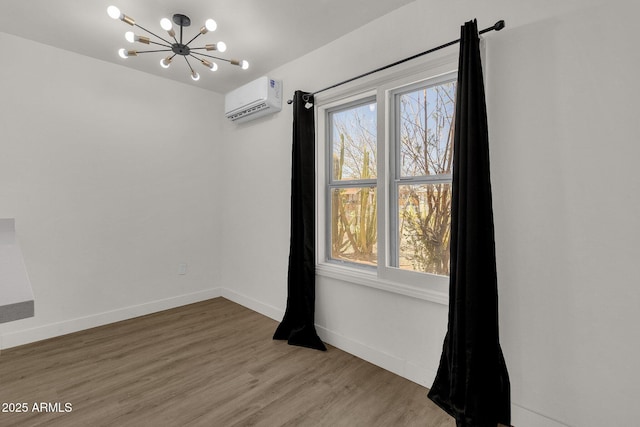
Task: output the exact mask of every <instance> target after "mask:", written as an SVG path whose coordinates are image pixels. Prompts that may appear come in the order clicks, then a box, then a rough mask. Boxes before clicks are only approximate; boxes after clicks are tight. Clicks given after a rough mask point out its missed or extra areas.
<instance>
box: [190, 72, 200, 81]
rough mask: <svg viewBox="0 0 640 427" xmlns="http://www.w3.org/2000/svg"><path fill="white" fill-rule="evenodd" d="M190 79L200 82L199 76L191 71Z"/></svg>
mask: <svg viewBox="0 0 640 427" xmlns="http://www.w3.org/2000/svg"><path fill="white" fill-rule="evenodd" d="M191 78H192V79H193V81H194V82H197V81H198V80H200V74H198V73H196V72H195V71H192V72H191Z"/></svg>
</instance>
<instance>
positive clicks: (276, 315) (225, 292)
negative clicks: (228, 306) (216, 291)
mask: <svg viewBox="0 0 640 427" xmlns="http://www.w3.org/2000/svg"><path fill="white" fill-rule="evenodd" d="M220 296H222V297H223V298H226V299H228V300H229V301H233V302H235V303H236V304H240V305H241V306H243V307H246V308H248V309H250V310H253V311H255V312H256V313H260V314H262V315H263V316H267V317H270V318H271V319H273V320H276V321H278V322H279V321H281V320H282V318H283V317H284V311H283V310H281V309H279V308H277V307H274V306H272V305H269V304H265V303H263V302H260V301H258V300H256V299H253V298H250V297H248V296H246V295H242V294H239V293H237V292H235V291H232V290H230V289H227V288H221V295H220Z"/></svg>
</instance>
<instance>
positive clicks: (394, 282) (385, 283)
mask: <svg viewBox="0 0 640 427" xmlns="http://www.w3.org/2000/svg"><path fill="white" fill-rule="evenodd" d="M457 60H458V57H457V53H449V54H447V53H443V54H441V55H436V56H435V57H432V58H421V59H417V60H415V62H413V61H412V62H413V64H410V65H409V64H407V65H405V66H400V67H398V69H396V70H386V71H385V72H381V73H380V75H378V76H376V77H369V78H364V79H361V80H360V81H356V82H354V83H349V84H346V85H343V86H341V87H339V88H335V89H332V90H329V91H326V92H323V93H322V94H317V95H316V96H315V104H316V105H315V113H316V123H317V126H316V141H317V144H316V151H317V152H316V163H317V165H316V189H317V191H316V197H317V200H316V202H317V206H318V209H316V237H317V238H316V245H317V248H316V258H317V259H316V273H317V274H318V275H320V276H323V277H329V278H333V279H338V280H341V281H345V282H348V283H354V284H359V285H363V286H368V287H372V288H376V289H381V290H385V291H389V292H393V293H397V294H401V295H406V296H410V297H414V298H418V299H423V300H427V301H432V302H435V303H439V304H445V305H446V304H448V289H449V277H447V276H438V275H434V274H429V273H422V272H416V271H411V270H401V269H399V268H397V267H393V266H392V264H393V262H392V261H391V256H392V255H393V253H392V246H391V242H390V239H393V236H395V235H396V234H397V233H395V234H394V233H392V228H391V227H393V226H394V219H393V218H392V215H393V213H392V210H397V203H396V204H394V206H396V208H394V209H392V206H391V204H390V203H389V202H388V201H389V200H393V199H391V197H392V196H393V194H394V191H392V188H393V187H394V186H396V185H397V183H396V176H395V173H396V171H397V170H398V168H397V165H395V163H392V162H396V161H398V158H397V157H398V155H397V154H396V153H394V152H393V151H394V150H395V149H396V147H395V144H393V138H395V133H394V132H395V130H396V129H397V126H398V124H397V123H396V122H397V119H396V116H395V115H391V113H392V112H393V111H394V110H395V107H394V105H393V104H394V102H395V101H394V97H395V96H396V94H399V93H405V92H407V91H409V90H410V89H411V88H414V87H424V86H431V85H436V84H438V82H440V83H442V82H446V81H449V80H451V78H452V77H453V78H455V76H457V66H458V63H457ZM371 99H375V100H376V104H377V105H376V111H377V153H376V158H377V174H376V181H377V183H376V188H377V203H378V239H377V252H378V265H377V266H365V265H360V264H356V263H350V262H341V261H337V260H331V259H330V256H329V255H330V246H331V230H330V228H331V227H330V223H329V221H330V214H331V212H330V209H331V207H330V202H331V201H330V190H328V189H329V186H328V183H329V179H328V178H331V175H330V174H331V164H330V163H331V161H330V160H328V159H329V157H327V156H328V153H327V151H330V150H331V149H330V147H329V145H330V144H329V143H328V141H329V139H328V138H329V135H331V130H330V129H329V128H330V126H331V125H332V124H331V122H330V120H329V113H330V112H332V111H340V110H344V109H347V108H349V106H354V105H358V104H361V103H365V102H366V101H367V100H369V101H370V100H371ZM349 184H351V182H349ZM395 215H396V218H395V221H397V215H398V214H397V213H396V214H395ZM396 224H397V222H396ZM396 246H397V244H396Z"/></svg>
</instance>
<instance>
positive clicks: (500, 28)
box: [493, 19, 505, 31]
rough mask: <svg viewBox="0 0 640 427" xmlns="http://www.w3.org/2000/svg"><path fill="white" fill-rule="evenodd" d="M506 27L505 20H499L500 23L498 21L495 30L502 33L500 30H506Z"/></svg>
mask: <svg viewBox="0 0 640 427" xmlns="http://www.w3.org/2000/svg"><path fill="white" fill-rule="evenodd" d="M504 27H505V24H504V19H501V20H499V21H498V22H496V24H495V25H494V26H493V28H494V29H495V30H496V31H500V30H502V29H504Z"/></svg>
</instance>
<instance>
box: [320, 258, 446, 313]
mask: <svg viewBox="0 0 640 427" xmlns="http://www.w3.org/2000/svg"><path fill="white" fill-rule="evenodd" d="M316 274H317V275H319V276H323V277H330V278H332V279H337V280H342V281H344V282H347V283H353V284H356V285H362V286H367V287H370V288H374V289H379V290H383V291H387V292H391V293H394V294H399V295H404V296H408V297H412V298H416V299H421V300H425V301H429V302H434V303H436V304H442V305H448V304H449V295H448V294H446V293H443V292H438V291H434V290H431V289H427V288H418V287H415V286H411V285H406V284H403V283H396V282H392V281H389V280H384V279H381V278H379V277H378V276H377V275H376V274H375V273H372V272H368V271H357V270H355V269H352V268H344V267H341V266H337V265H335V266H334V265H330V264H319V265H317V266H316Z"/></svg>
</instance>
